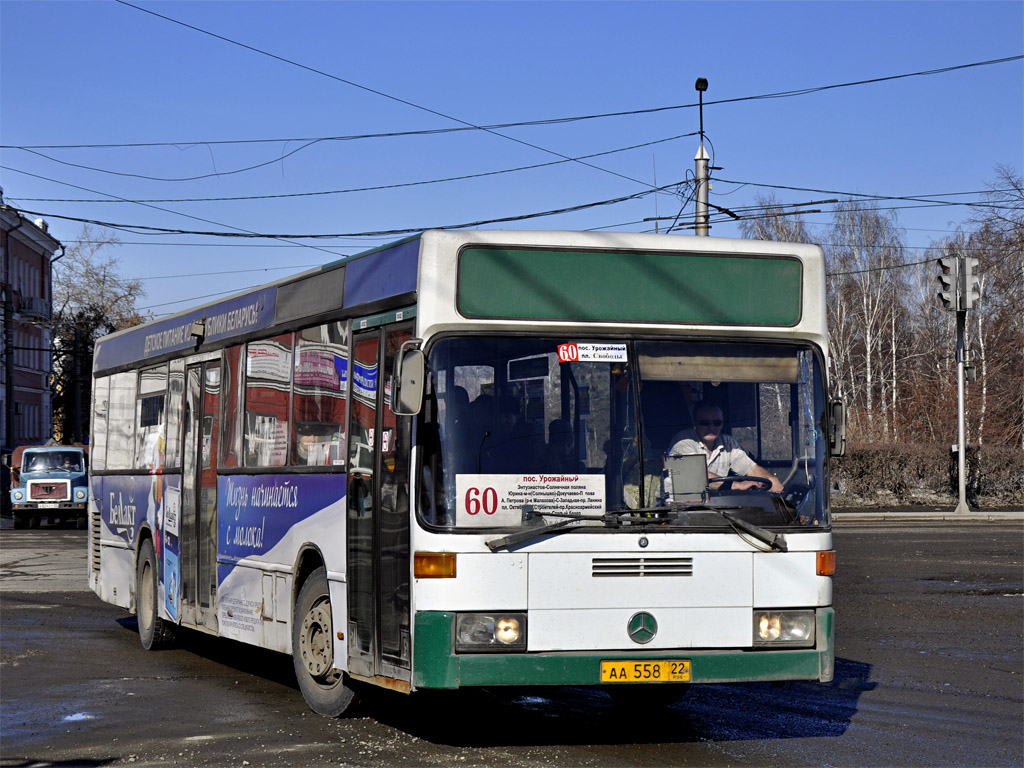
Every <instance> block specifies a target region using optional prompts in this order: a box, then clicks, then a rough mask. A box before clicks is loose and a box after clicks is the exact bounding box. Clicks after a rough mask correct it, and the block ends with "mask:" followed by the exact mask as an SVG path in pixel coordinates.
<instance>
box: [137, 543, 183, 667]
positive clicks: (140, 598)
mask: <svg viewBox="0 0 1024 768" xmlns="http://www.w3.org/2000/svg"><path fill="white" fill-rule="evenodd" d="M158 591H159V590H157V570H156V551H155V550H154V549H153V541H152V539H146V540H145V541H144V542H142V546H141V547H139V562H138V565H137V566H136V579H135V615H136V619H137V620H138V624H139V640H141V641H142V647H143V648H145V649H146V650H147V651H156V650H159V649H161V648H166V647H167V646H169V645H171V643H172V642H173V641H174V630H173V628H172V627H171V625H170V624H168V623H167V622H166V621H164V620H163V619H161V618H160V612H159V609H158V607H157V598H158Z"/></svg>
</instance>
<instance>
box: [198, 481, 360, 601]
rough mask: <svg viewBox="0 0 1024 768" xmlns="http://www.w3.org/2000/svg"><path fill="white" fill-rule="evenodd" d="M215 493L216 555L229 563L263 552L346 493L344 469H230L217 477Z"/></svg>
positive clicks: (223, 570)
mask: <svg viewBox="0 0 1024 768" xmlns="http://www.w3.org/2000/svg"><path fill="white" fill-rule="evenodd" d="M217 495H218V499H219V510H218V516H217V529H218V546H217V554H218V560H219V561H220V562H221V563H225V562H228V563H229V562H230V561H232V560H234V561H237V560H240V559H242V558H245V557H260V556H262V555H265V554H267V553H268V552H270V551H271V550H272V549H274V547H276V546H277V545H278V544H279V543H280V542H281V541H282V540H283V539H284V537H285V536H286V535H287V534H288V532H289V531H290V530H291V529H292V527H293V526H295V525H296V524H297V523H299V522H301V521H303V520H306V519H307V518H309V517H311V516H313V515H315V514H316V513H317V512H320V511H321V510H324V509H326V508H327V507H329V506H331V505H332V504H335V503H336V502H339V501H341V500H342V499H344V497H345V475H342V474H336V475H228V476H226V477H224V476H222V477H219V478H217ZM218 570H219V571H220V573H221V577H220V579H219V580H221V581H223V576H224V575H226V570H225V569H224V568H219V569H218Z"/></svg>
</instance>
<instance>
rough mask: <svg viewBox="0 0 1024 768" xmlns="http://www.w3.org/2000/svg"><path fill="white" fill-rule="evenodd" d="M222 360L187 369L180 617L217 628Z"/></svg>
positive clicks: (199, 624)
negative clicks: (218, 477)
mask: <svg viewBox="0 0 1024 768" xmlns="http://www.w3.org/2000/svg"><path fill="white" fill-rule="evenodd" d="M220 378H221V370H220V360H219V359H218V360H214V361H210V362H206V363H200V364H197V365H189V366H188V367H187V369H186V373H185V416H184V422H185V423H184V440H183V454H184V455H183V460H182V476H181V486H182V493H181V562H180V569H181V618H182V621H183V622H185V623H189V624H195V625H198V626H203V627H206V628H208V629H212V630H216V629H217V453H218V445H217V438H218V433H219V429H218V426H219V424H218V422H219V418H220Z"/></svg>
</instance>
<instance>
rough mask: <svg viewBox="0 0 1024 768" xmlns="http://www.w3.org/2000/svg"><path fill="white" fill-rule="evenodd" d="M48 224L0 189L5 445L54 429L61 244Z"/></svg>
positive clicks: (0, 383)
mask: <svg viewBox="0 0 1024 768" xmlns="http://www.w3.org/2000/svg"><path fill="white" fill-rule="evenodd" d="M47 229H48V227H47V224H46V222H45V221H43V220H42V219H37V220H36V221H32V220H31V219H28V218H26V217H25V216H23V215H22V214H21V213H20V212H19V211H18V210H16V209H15V208H12V207H11V206H9V205H6V204H4V203H3V191H2V190H0V259H2V260H0V287H2V288H3V295H2V300H3V323H2V324H0V356H2V364H0V400H2V401H3V405H2V407H0V447H3V448H5V449H7V450H13V449H14V448H16V447H17V446H19V445H39V444H40V443H43V442H45V441H46V440H47V439H48V438H49V437H50V436H51V434H52V431H53V419H52V417H51V407H50V373H51V371H52V369H53V354H52V352H51V347H52V332H51V319H52V317H53V291H52V285H53V282H52V270H51V267H50V262H51V260H52V259H53V256H54V254H55V253H57V251H58V250H60V251H62V252H63V246H62V245H61V244H60V242H59V241H58V240H56V239H55V238H53V237H52V236H51V235H50V234H49V232H48V231H47Z"/></svg>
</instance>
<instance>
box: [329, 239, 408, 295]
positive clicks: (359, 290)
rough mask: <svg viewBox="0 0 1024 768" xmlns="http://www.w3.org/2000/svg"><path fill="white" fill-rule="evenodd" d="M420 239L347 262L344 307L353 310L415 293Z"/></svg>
mask: <svg viewBox="0 0 1024 768" xmlns="http://www.w3.org/2000/svg"><path fill="white" fill-rule="evenodd" d="M419 256H420V240H419V238H418V237H417V238H416V239H415V240H410V241H407V242H404V243H400V244H398V245H396V246H394V247H392V248H387V249H385V250H382V251H377V252H376V253H371V254H367V255H366V256H362V257H358V256H357V257H356V258H354V259H352V260H351V261H348V262H346V264H347V267H346V269H347V272H346V274H345V306H346V307H354V306H356V305H358V304H365V303H368V302H371V301H378V300H380V299H384V298H387V297H389V296H398V295H400V294H403V293H411V292H413V291H415V290H416V279H417V272H418V270H419Z"/></svg>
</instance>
